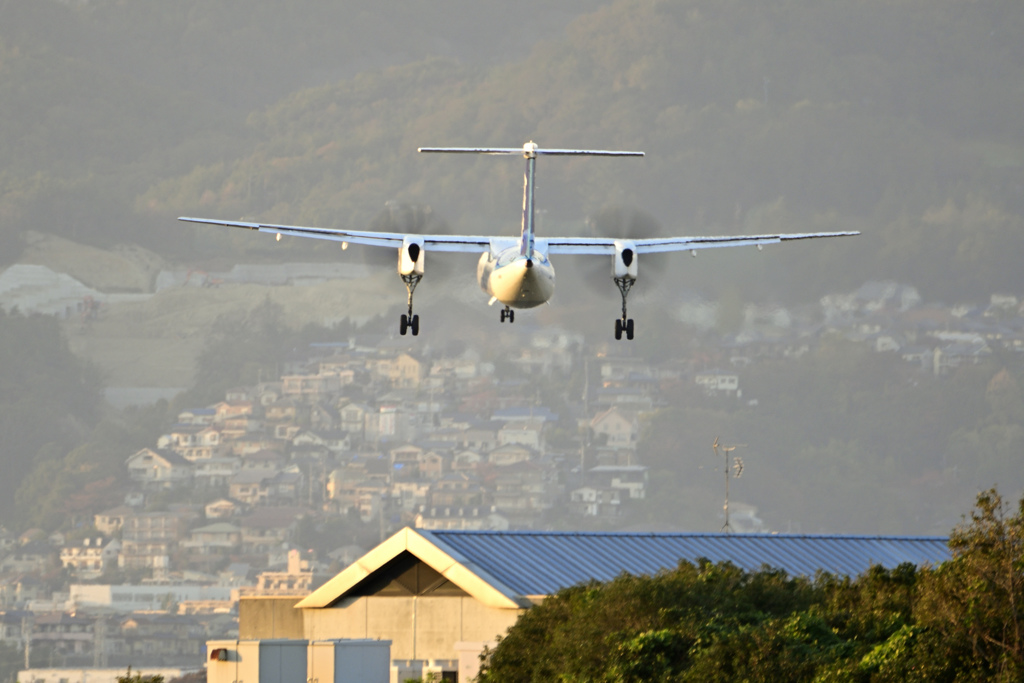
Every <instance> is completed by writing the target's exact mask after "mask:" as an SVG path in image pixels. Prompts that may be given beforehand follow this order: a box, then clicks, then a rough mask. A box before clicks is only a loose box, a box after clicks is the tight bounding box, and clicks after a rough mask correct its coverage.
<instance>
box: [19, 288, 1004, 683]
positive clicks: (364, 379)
mask: <svg viewBox="0 0 1024 683" xmlns="http://www.w3.org/2000/svg"><path fill="white" fill-rule="evenodd" d="M1022 310H1024V306H1022V304H1021V302H1020V301H1019V300H1018V299H1017V298H1016V297H1013V296H1002V295H1000V296H993V297H992V298H991V301H990V304H989V305H988V306H986V307H980V308H969V307H941V306H924V305H922V303H921V299H920V296H919V295H918V294H917V292H916V291H915V290H914V289H913V288H911V287H908V286H905V285H899V284H895V283H868V284H866V285H864V286H863V287H861V288H860V289H859V290H857V291H856V292H853V293H851V294H848V295H844V296H831V297H825V298H824V299H822V300H821V302H820V304H819V306H817V307H815V308H813V309H808V310H804V311H790V310H785V309H781V308H772V309H768V308H760V307H756V306H748V307H747V308H746V309H745V314H744V322H743V324H742V326H741V331H740V332H738V333H735V334H730V335H725V336H714V342H713V343H709V344H707V345H704V346H702V347H701V348H699V349H697V348H691V347H685V348H680V349H679V353H678V355H677V357H672V358H665V359H661V360H658V361H657V362H655V361H651V360H647V359H644V358H641V357H639V356H638V355H635V354H634V353H632V351H633V349H634V347H632V346H626V345H614V344H612V343H608V344H605V345H600V346H596V347H595V346H591V345H588V344H587V343H586V340H585V339H584V337H583V336H582V335H580V334H574V333H572V332H568V331H566V330H562V329H558V328H546V327H537V328H532V330H531V331H528V332H526V339H527V340H528V342H527V343H526V344H518V343H517V344H509V345H508V347H507V348H505V349H503V353H504V358H505V359H506V360H503V361H501V362H500V363H495V362H493V361H488V360H484V359H483V358H482V357H481V356H480V354H479V353H478V352H477V351H475V350H474V349H472V348H467V347H465V345H463V346H462V347H461V348H454V347H448V348H446V350H444V351H441V350H433V351H430V352H429V353H423V352H421V351H419V350H418V349H417V348H416V346H415V344H416V341H415V340H411V339H408V338H399V337H393V336H392V337H389V336H384V335H355V336H352V337H351V338H349V339H346V340H343V341H337V342H332V343H320V344H312V345H310V346H309V347H308V348H305V349H300V350H297V351H295V352H293V353H291V354H290V355H289V356H288V357H286V358H283V359H282V362H281V364H280V369H281V373H280V376H278V377H275V378H268V379H267V380H266V381H262V382H259V383H257V384H254V385H252V386H239V387H235V388H232V389H230V390H229V391H227V392H226V394H225V395H224V396H223V400H221V401H219V402H217V403H214V404H211V405H201V406H194V407H190V408H187V409H185V410H183V411H181V412H180V414H179V415H178V418H177V423H176V424H174V425H173V426H172V427H171V428H170V429H168V430H167V431H166V433H164V434H162V435H161V436H160V437H159V438H158V439H157V440H156V442H155V443H153V444H151V445H150V446H148V447H145V448H142V449H141V450H139V451H137V452H134V453H125V454H124V467H125V472H126V474H127V477H126V478H125V480H126V481H128V482H130V484H129V485H128V486H127V488H125V490H124V491H123V492H122V493H123V495H122V496H121V497H120V498H119V499H118V500H112V501H110V502H111V505H110V506H109V507H107V508H105V509H102V510H97V511H96V512H95V514H94V515H93V517H92V519H83V520H80V521H79V523H78V527H79V528H78V529H76V530H75V533H69V534H61V533H53V534H47V533H46V532H44V531H42V530H38V529H36V530H29V531H26V532H25V533H23V534H21V535H20V536H19V537H15V536H13V535H12V534H10V533H8V532H3V534H2V535H0V548H2V559H0V603H2V608H3V611H2V612H0V621H2V623H3V629H2V640H3V641H4V642H5V643H8V644H10V645H12V646H15V647H17V648H19V649H21V650H22V651H25V650H29V651H30V650H32V649H33V648H36V649H40V648H41V649H43V650H45V652H46V653H47V657H48V658H49V663H50V664H51V665H56V666H85V665H92V666H121V665H126V664H129V663H132V664H139V663H143V662H144V663H145V664H147V665H152V666H180V667H183V668H187V667H189V666H194V665H195V663H196V662H197V661H198V658H199V656H200V648H201V647H202V645H201V644H202V642H203V641H204V640H206V639H209V638H229V637H232V636H235V635H237V621H236V615H237V603H238V600H239V598H240V597H241V596H246V595H271V596H288V595H295V596H300V595H306V594H308V593H309V592H310V590H312V589H314V588H316V587H317V586H318V585H319V584H320V583H321V582H322V581H323V580H325V579H326V578H328V577H329V576H331V575H333V574H334V573H337V572H338V571H339V570H340V569H342V568H344V567H345V566H347V565H348V564H349V563H351V562H353V561H354V560H355V559H357V558H358V557H360V556H361V555H362V554H363V553H364V552H365V551H366V550H367V549H368V548H367V547H364V545H365V544H366V543H367V541H369V542H375V541H376V540H383V539H384V538H386V537H387V536H389V535H390V534H392V533H393V532H395V531H396V530H398V529H400V528H402V527H403V526H412V527H415V528H420V529H428V530H445V531H449V530H507V529H554V528H594V529H610V528H629V527H630V525H632V524H633V523H634V520H633V519H632V517H631V511H632V509H633V507H634V505H635V504H636V503H637V502H638V501H642V500H643V499H644V498H645V496H646V495H647V493H648V488H649V486H650V482H649V477H648V469H647V467H646V466H645V463H644V449H643V442H642V439H641V434H642V433H643V431H642V427H643V424H644V420H645V416H646V415H649V414H651V413H652V412H653V411H657V410H658V409H659V407H661V406H663V405H664V402H665V400H666V399H665V395H666V392H667V391H671V390H674V389H678V387H680V386H689V387H692V388H695V389H696V390H697V391H699V392H703V395H705V396H706V397H707V400H709V401H722V400H729V401H734V402H736V403H737V404H740V403H742V404H743V405H745V406H752V405H753V406H756V405H757V401H759V400H761V398H762V397H757V396H750V395H748V394H746V393H744V381H743V378H744V372H745V371H746V370H747V369H748V368H750V367H751V366H753V365H755V364H757V363H759V362H763V361H765V360H767V359H775V360H777V359H792V360H793V361H794V362H796V361H798V359H799V358H800V357H801V356H802V355H803V354H805V353H807V352H808V351H809V350H810V349H811V348H813V347H814V345H815V344H818V343H820V341H821V340H822V339H823V338H825V337H827V336H838V337H841V338H844V339H846V340H849V341H853V342H856V343H859V344H864V345H867V347H868V348H869V349H870V350H872V351H874V352H877V353H883V354H895V355H896V356H897V357H898V358H899V359H901V362H902V363H903V365H904V367H905V368H906V370H907V372H908V373H928V374H932V375H936V376H942V375H945V374H946V373H948V372H949V371H950V370H951V369H953V368H956V367H958V366H959V365H962V364H965V363H977V362H979V361H980V360H982V359H984V358H985V357H987V356H988V355H990V354H992V353H993V351H994V350H997V349H1009V350H1012V351H1020V350H1022V349H1024V314H1022ZM715 315H716V312H715V309H714V306H712V305H710V304H707V303H704V302H700V301H697V300H694V301H692V302H690V303H687V304H685V305H683V306H681V307H680V309H679V317H680V319H681V320H682V321H684V322H686V323H687V324H689V325H691V326H692V327H693V328H696V329H698V330H701V329H703V330H704V331H706V332H707V338H708V339H711V338H712V334H711V332H710V331H711V329H712V328H713V326H714V321H715ZM520 339H522V338H520ZM332 521H334V522H344V523H350V524H351V525H353V526H355V527H358V528H359V529H361V530H362V536H361V538H357V537H356V535H355V534H353V537H352V538H351V542H349V543H341V544H339V545H338V546H337V547H335V548H331V549H327V550H321V551H319V552H317V551H316V550H314V549H310V548H308V547H304V546H303V545H301V544H300V539H301V538H302V531H301V530H302V529H305V530H306V531H305V533H306V534H307V535H308V534H309V533H316V529H318V528H321V527H322V526H323V525H324V524H330V523H331V522H332ZM733 527H734V529H735V530H737V531H747V532H767V531H770V530H771V529H770V528H769V527H768V526H767V525H766V524H765V523H764V522H763V521H762V520H760V519H758V518H757V516H756V509H751V510H749V511H747V512H746V513H744V511H743V510H742V509H738V510H737V512H736V514H735V516H734V518H733ZM310 530H313V531H312V532H310ZM367 530H369V531H367ZM359 542H362V543H363V544H364V545H359ZM25 657H26V662H27V661H28V659H29V653H26V655H25Z"/></svg>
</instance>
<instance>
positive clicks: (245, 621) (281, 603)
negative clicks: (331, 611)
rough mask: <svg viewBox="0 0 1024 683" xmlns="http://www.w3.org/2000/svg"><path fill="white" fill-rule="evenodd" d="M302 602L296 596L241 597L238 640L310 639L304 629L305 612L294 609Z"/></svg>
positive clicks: (239, 602)
mask: <svg viewBox="0 0 1024 683" xmlns="http://www.w3.org/2000/svg"><path fill="white" fill-rule="evenodd" d="M301 599H302V598H301V597H296V596H291V597H243V598H241V599H240V600H239V601H238V637H239V638H240V639H242V640H258V639H267V638H297V639H299V640H305V639H307V638H306V636H305V635H303V630H302V629H303V625H302V611H301V610H297V609H295V604H296V603H297V602H298V601H299V600H301Z"/></svg>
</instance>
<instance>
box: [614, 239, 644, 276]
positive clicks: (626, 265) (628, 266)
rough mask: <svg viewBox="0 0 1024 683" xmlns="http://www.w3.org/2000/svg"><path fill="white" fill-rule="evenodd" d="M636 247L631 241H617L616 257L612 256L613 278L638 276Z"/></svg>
mask: <svg viewBox="0 0 1024 683" xmlns="http://www.w3.org/2000/svg"><path fill="white" fill-rule="evenodd" d="M637 260H638V259H637V253H636V245H635V244H633V242H631V241H629V240H615V255H614V256H612V277H613V278H624V277H625V278H632V279H634V280H635V279H636V276H637V272H638V271H637Z"/></svg>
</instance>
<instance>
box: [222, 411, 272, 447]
mask: <svg viewBox="0 0 1024 683" xmlns="http://www.w3.org/2000/svg"><path fill="white" fill-rule="evenodd" d="M220 431H221V435H222V438H223V439H224V440H225V441H232V440H234V439H241V438H242V437H244V436H246V435H247V434H256V433H262V431H263V422H262V421H260V420H258V419H256V418H255V417H253V416H252V415H233V416H231V417H227V418H225V419H224V420H223V421H222V422H220Z"/></svg>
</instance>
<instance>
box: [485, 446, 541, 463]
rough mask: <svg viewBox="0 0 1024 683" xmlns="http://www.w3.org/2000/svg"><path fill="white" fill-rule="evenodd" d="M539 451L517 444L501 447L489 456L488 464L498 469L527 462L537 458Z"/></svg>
mask: <svg viewBox="0 0 1024 683" xmlns="http://www.w3.org/2000/svg"><path fill="white" fill-rule="evenodd" d="M536 455H537V451H535V450H534V449H533V448H530V447H529V446H524V445H521V444H517V443H509V444H506V445H504V446H499V447H498V448H495V449H494V450H493V451H491V452H490V453H488V454H487V462H488V463H490V464H491V465H495V466H497V467H503V466H505V465H514V464H515V463H517V462H526V461H527V460H531V459H533V458H534V457H536Z"/></svg>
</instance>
